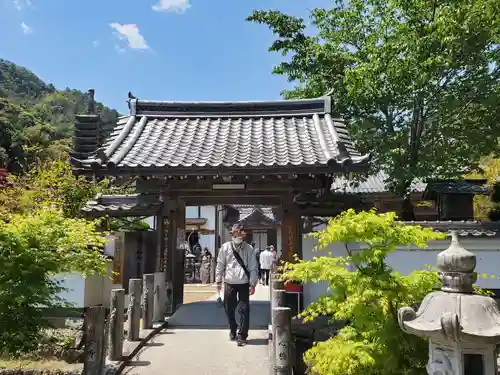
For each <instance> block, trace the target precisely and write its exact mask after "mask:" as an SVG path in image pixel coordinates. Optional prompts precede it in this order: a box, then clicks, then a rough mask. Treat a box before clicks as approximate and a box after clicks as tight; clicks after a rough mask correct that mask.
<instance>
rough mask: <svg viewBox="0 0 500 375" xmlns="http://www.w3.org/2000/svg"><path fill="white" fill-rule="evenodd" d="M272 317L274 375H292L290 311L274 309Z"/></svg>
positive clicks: (287, 308)
mask: <svg viewBox="0 0 500 375" xmlns="http://www.w3.org/2000/svg"><path fill="white" fill-rule="evenodd" d="M273 316H274V322H275V325H274V326H273V346H274V375H292V311H291V309H290V308H289V307H275V308H274V309H273Z"/></svg>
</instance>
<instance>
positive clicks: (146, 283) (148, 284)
mask: <svg viewBox="0 0 500 375" xmlns="http://www.w3.org/2000/svg"><path fill="white" fill-rule="evenodd" d="M154 279H155V275H154V274H153V273H147V274H144V275H143V282H142V285H143V286H142V306H141V307H142V329H151V328H153V303H154V299H153V293H154Z"/></svg>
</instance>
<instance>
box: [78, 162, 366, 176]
mask: <svg viewBox="0 0 500 375" xmlns="http://www.w3.org/2000/svg"><path fill="white" fill-rule="evenodd" d="M367 168H368V164H367V163H361V164H353V165H348V166H341V165H334V166H331V167H330V166H326V165H325V166H307V165H305V166H269V167H220V166H214V167H191V166H190V167H183V168H178V167H155V166H152V167H117V168H112V169H108V168H105V167H98V168H95V169H91V168H82V169H78V170H75V172H76V173H78V174H83V175H85V174H86V175H90V176H93V175H95V176H154V177H159V176H162V177H166V176H174V175H175V176H185V175H191V176H214V175H215V176H217V175H218V176H254V175H279V174H281V175H288V174H297V175H306V176H308V175H310V174H312V175H321V174H326V175H329V174H334V173H342V172H366V169H367Z"/></svg>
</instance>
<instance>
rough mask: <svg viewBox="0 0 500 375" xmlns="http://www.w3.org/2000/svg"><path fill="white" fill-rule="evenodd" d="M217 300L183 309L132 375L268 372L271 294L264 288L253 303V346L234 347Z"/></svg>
mask: <svg viewBox="0 0 500 375" xmlns="http://www.w3.org/2000/svg"><path fill="white" fill-rule="evenodd" d="M216 299H217V295H214V296H212V297H211V298H209V299H208V300H206V301H202V302H195V303H191V304H187V305H183V306H181V307H180V308H179V309H178V310H177V311H176V313H175V314H174V315H173V316H172V317H171V318H170V320H169V328H168V329H167V330H165V331H163V332H161V333H160V334H159V335H157V336H156V337H155V338H153V340H152V342H151V343H149V345H147V346H146V348H145V349H144V350H143V351H141V352H140V353H139V355H138V356H137V357H136V358H135V359H134V361H133V362H132V363H131V366H129V367H127V369H126V370H125V371H124V374H129V375H136V374H137V375H142V374H144V375H146V374H148V375H165V374H182V375H233V374H234V375H236V374H238V375H262V374H266V373H268V372H269V362H268V355H269V349H268V345H267V340H268V330H267V327H268V325H269V321H270V306H269V288H268V287H264V286H259V287H258V288H257V291H256V293H255V295H253V296H252V297H251V302H250V306H251V307H250V329H251V330H250V334H249V337H248V345H247V346H245V347H238V346H236V344H235V343H234V342H231V341H229V337H228V334H229V332H228V329H227V321H226V317H225V314H224V309H223V307H221V306H219V305H218V304H217V302H216Z"/></svg>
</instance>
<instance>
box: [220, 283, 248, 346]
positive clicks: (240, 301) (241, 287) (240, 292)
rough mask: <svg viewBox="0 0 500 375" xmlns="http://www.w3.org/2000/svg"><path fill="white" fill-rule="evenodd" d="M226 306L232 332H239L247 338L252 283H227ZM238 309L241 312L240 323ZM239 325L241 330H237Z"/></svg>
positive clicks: (225, 290) (225, 287)
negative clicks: (236, 314) (237, 321)
mask: <svg viewBox="0 0 500 375" xmlns="http://www.w3.org/2000/svg"><path fill="white" fill-rule="evenodd" d="M224 308H225V309H226V315H227V320H228V322H229V329H230V330H231V333H234V334H236V333H237V334H238V336H240V337H241V338H242V339H246V338H247V337H248V329H249V328H250V285H249V284H227V283H225V284H224ZM236 309H238V313H239V314H240V321H239V324H237V323H236V317H235V313H236ZM238 327H239V330H238V332H236V330H237V329H238Z"/></svg>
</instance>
